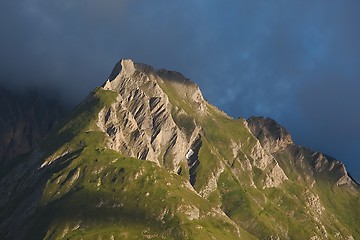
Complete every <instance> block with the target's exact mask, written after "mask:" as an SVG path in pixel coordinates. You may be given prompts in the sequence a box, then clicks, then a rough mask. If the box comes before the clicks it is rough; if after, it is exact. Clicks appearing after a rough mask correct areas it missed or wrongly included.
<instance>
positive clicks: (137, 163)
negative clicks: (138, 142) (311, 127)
mask: <svg viewBox="0 0 360 240" xmlns="http://www.w3.org/2000/svg"><path fill="white" fill-rule="evenodd" d="M161 87H162V88H163V89H164V91H165V92H166V93H167V95H168V96H169V100H170V102H171V103H172V105H173V106H174V109H173V117H174V120H175V121H176V123H177V124H178V125H179V126H180V127H181V128H183V129H184V130H185V132H187V134H188V135H191V132H192V131H193V129H194V123H196V124H197V125H201V126H202V127H203V130H204V136H203V138H202V142H203V145H202V147H201V149H200V152H199V158H200V165H199V168H198V169H197V178H196V179H197V181H196V183H195V189H196V190H198V191H200V190H201V189H202V188H203V187H204V186H205V185H206V184H207V183H208V181H209V179H210V178H211V177H212V173H216V172H217V171H218V170H219V168H220V165H221V163H222V164H223V165H224V171H223V172H222V173H221V174H220V176H219V180H218V182H217V186H218V188H217V190H215V191H214V192H213V193H212V194H210V196H209V197H208V200H205V199H203V198H201V197H199V196H198V195H197V194H196V193H195V192H193V191H191V190H190V189H188V188H187V187H186V186H185V182H186V181H187V179H188V175H187V174H184V176H177V175H174V174H171V173H169V172H167V171H166V170H164V169H161V168H159V167H158V166H156V165H154V164H153V163H151V162H147V161H141V160H138V159H134V158H127V157H124V156H122V155H121V154H119V153H117V152H114V151H112V150H109V149H106V148H104V146H103V142H104V137H105V136H104V134H103V133H101V132H99V131H97V127H96V125H95V120H96V118H97V114H98V112H99V111H100V110H101V109H102V108H103V107H106V106H110V105H111V103H113V102H114V101H115V98H116V93H114V92H111V91H104V90H102V89H97V90H96V92H95V93H94V96H95V97H90V98H89V99H88V101H87V102H86V103H84V104H82V105H81V106H79V107H78V108H77V110H76V111H75V112H74V113H73V114H72V115H71V116H69V118H68V119H67V120H65V121H64V123H63V124H62V125H60V126H61V127H59V129H57V130H56V131H54V132H53V133H52V134H51V135H50V136H49V137H48V138H47V140H46V141H45V142H44V144H43V145H42V146H41V148H42V150H44V151H45V150H46V151H45V152H46V157H47V158H51V157H53V156H58V155H61V154H62V153H64V152H66V151H68V152H69V154H67V155H65V156H64V157H62V158H60V159H59V160H57V161H62V162H64V163H66V164H64V167H63V168H61V169H58V170H57V171H55V172H54V173H53V175H52V176H50V178H49V181H48V182H47V184H46V187H45V189H44V192H43V196H42V199H41V201H40V204H39V208H38V211H37V213H36V215H35V216H34V219H35V221H36V224H35V225H34V227H33V228H32V230H31V232H32V237H33V236H35V235H36V236H38V238H45V239H59V238H65V239H81V238H83V239H98V237H99V236H101V237H103V238H111V236H114V238H115V239H117V238H120V239H127V238H128V239H144V238H150V237H153V238H155V239H186V238H188V239H211V238H212V237H214V238H215V239H238V237H237V233H236V229H235V228H234V226H233V225H231V224H230V223H229V222H228V221H227V220H226V219H224V218H222V217H220V216H219V215H214V214H211V213H212V212H213V210H212V209H213V208H214V207H215V206H220V207H221V208H222V209H223V211H224V212H225V213H226V214H227V215H228V216H229V217H230V218H231V219H232V220H233V221H234V222H236V223H237V224H238V225H239V226H240V227H241V228H240V233H241V236H242V237H241V239H252V238H253V237H252V236H251V235H250V234H248V233H247V232H246V231H248V232H250V233H251V234H252V235H254V236H256V237H257V238H259V239H264V238H266V237H268V236H280V237H281V238H289V239H309V238H310V237H311V236H313V235H314V234H315V233H317V234H320V235H321V229H319V224H318V223H317V222H316V221H314V219H313V218H311V217H309V216H310V215H309V211H310V210H309V208H308V207H307V206H306V204H305V203H306V199H305V192H306V190H307V187H306V182H305V181H303V180H301V178H300V181H299V175H301V174H299V169H295V170H294V164H293V163H290V162H289V159H290V156H288V155H286V154H284V155H282V156H278V159H279V163H280V165H281V167H282V168H283V169H284V170H285V173H286V175H287V176H288V177H289V179H290V180H289V181H287V182H286V183H284V184H283V185H282V186H281V188H279V189H275V188H272V189H262V188H261V184H260V183H261V179H262V178H263V177H264V173H263V172H262V171H261V170H260V169H256V168H253V171H252V172H248V171H244V170H243V169H242V168H241V163H242V162H243V161H244V160H245V158H246V156H247V157H248V158H250V156H249V153H250V151H251V149H252V147H253V146H254V144H255V141H256V139H255V138H254V137H253V136H252V135H251V134H250V133H249V132H248V130H247V129H246V128H245V126H244V125H243V120H242V119H238V120H234V119H231V118H229V117H226V116H225V115H224V114H222V113H221V112H219V111H218V110H217V109H215V108H214V107H212V106H211V105H208V110H209V114H208V115H206V117H201V116H199V115H198V114H197V113H196V112H195V111H194V109H195V107H196V106H194V105H192V102H191V101H187V100H186V99H183V98H181V97H180V96H179V95H178V94H177V89H176V88H175V87H174V86H172V84H171V83H163V84H161ZM179 109H182V110H184V112H185V113H184V112H181V111H179ZM234 142H235V143H236V144H241V146H242V148H241V149H242V151H239V152H238V156H237V159H234V156H233V153H232V149H231V146H232V145H233V143H234ZM183 168H184V169H185V168H186V166H183ZM184 172H185V171H184ZM1 174H2V173H1ZM135 176H137V177H136V178H135ZM253 176H255V185H256V186H257V188H255V187H251V186H250V180H251V178H252V177H253ZM311 191H313V192H314V193H315V194H318V195H319V196H320V198H321V203H322V204H323V205H324V206H325V211H324V212H325V213H324V214H323V216H322V217H321V219H320V220H321V223H322V224H323V225H325V227H326V230H327V233H328V235H329V238H330V239H335V234H336V233H337V232H340V233H341V234H342V235H343V237H344V238H345V237H346V236H347V235H349V234H352V235H353V236H354V238H355V239H357V238H360V233H359V231H360V230H359V227H358V226H359V225H360V223H359V217H358V216H360V212H359V211H360V207H359V206H360V202H359V201H360V200H359V195H360V194H359V193H358V192H357V193H354V192H351V191H349V190H348V189H343V188H337V187H331V186H329V185H328V184H326V183H319V184H318V185H316V186H315V187H314V188H313V189H312V190H311ZM195 208H197V209H199V215H200V216H202V217H200V218H199V219H194V220H190V219H189V216H188V215H187V214H186V212H191V211H190V210H191V209H193V210H194V209H195ZM333 216H335V217H336V219H338V220H339V221H335V220H334V219H335V218H334V217H333ZM242 229H246V231H244V230H242ZM346 229H349V230H350V232H349V231H348V230H346ZM34 234H35V235H34Z"/></svg>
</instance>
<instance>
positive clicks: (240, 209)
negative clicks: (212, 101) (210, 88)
mask: <svg viewBox="0 0 360 240" xmlns="http://www.w3.org/2000/svg"><path fill="white" fill-rule="evenodd" d="M162 87H163V89H164V90H165V92H166V93H167V95H168V96H170V101H171V103H172V104H173V105H174V106H176V108H177V109H184V110H185V111H186V113H188V115H189V116H195V118H194V120H195V121H196V123H197V124H200V125H201V126H202V127H203V130H204V136H203V138H202V141H203V145H202V148H201V149H200V152H199V159H200V165H199V167H198V169H197V177H196V179H197V181H196V183H195V186H194V187H195V189H197V190H198V191H199V190H201V189H202V188H203V187H204V186H205V185H206V183H207V182H208V180H209V179H210V178H211V176H212V174H211V173H213V172H216V171H217V170H218V169H219V164H220V162H221V161H222V162H223V163H225V169H224V172H223V173H222V174H221V175H220V178H219V180H218V182H217V185H218V189H217V190H216V191H214V192H213V193H212V194H211V195H210V196H209V197H208V199H209V200H210V201H212V202H213V203H214V204H217V205H220V206H221V208H222V209H223V210H224V212H225V213H226V214H227V215H228V216H229V217H230V218H231V219H233V220H234V221H235V222H236V223H237V224H238V225H239V226H241V227H242V228H244V229H246V230H248V231H249V232H250V233H252V234H253V235H255V236H257V237H258V238H259V239H263V238H266V237H268V236H279V237H281V238H289V239H299V240H300V239H309V238H311V237H312V236H314V235H315V234H317V235H319V236H322V235H325V234H324V232H323V230H322V227H321V225H324V226H325V229H326V233H327V235H328V237H329V238H330V239H335V238H336V236H335V235H336V234H340V235H341V236H342V237H344V238H346V237H347V236H348V235H350V234H352V235H353V237H354V238H355V239H357V238H360V236H359V227H358V226H359V225H360V222H359V221H360V220H359V217H358V216H360V212H359V211H360V202H359V201H360V200H359V196H360V194H359V192H352V191H349V190H348V189H346V188H338V187H330V186H329V184H327V185H326V184H325V185H324V184H318V185H316V186H315V188H308V186H307V182H306V181H305V180H301V179H303V178H304V175H305V176H306V174H308V173H302V169H301V168H299V167H297V166H296V164H294V163H293V162H290V159H291V156H290V155H288V154H284V155H282V156H277V158H278V161H279V164H280V166H281V167H282V168H283V169H284V171H285V173H286V175H287V176H288V177H289V180H288V181H286V182H285V183H283V184H282V186H281V187H280V188H271V189H262V187H261V179H263V178H264V177H265V176H264V173H263V171H262V170H260V169H257V168H253V172H248V171H244V170H243V169H241V163H240V162H241V161H244V160H245V158H246V156H247V157H248V158H251V157H250V156H249V155H250V151H251V149H252V148H253V146H254V144H255V141H256V139H255V138H254V137H253V136H252V135H251V134H250V133H249V131H248V130H247V129H246V128H245V126H244V125H243V120H242V119H237V120H235V119H231V118H229V117H227V116H225V115H224V114H223V113H221V112H219V111H218V110H217V109H215V108H214V107H213V106H211V105H208V113H209V114H207V115H206V117H200V116H199V115H198V114H197V113H196V112H195V111H194V110H193V109H196V106H194V105H192V101H191V100H188V101H186V100H185V101H184V99H182V98H181V97H180V96H179V95H178V94H177V91H179V90H177V89H176V86H174V85H173V84H171V82H167V83H166V85H165V86H162ZM175 117H176V116H175ZM234 142H235V143H236V144H241V146H242V148H241V149H242V151H240V152H239V153H238V156H237V159H234V156H233V153H232V149H231V146H232V145H233V143H234ZM239 161H240V162H239ZM252 176H254V181H255V185H256V186H257V188H254V187H250V182H249V181H250V178H252ZM299 177H300V178H299ZM299 179H300V181H299ZM307 191H310V192H312V193H314V194H316V195H319V196H320V202H321V204H322V205H323V206H324V207H325V210H324V212H323V214H322V216H316V213H314V212H312V209H310V207H309V206H308V205H306V203H307V201H308V199H307V198H306V197H305V195H306V193H307ZM333 215H335V216H336V218H337V219H338V220H339V221H335V220H331V219H334V218H333V217H332V216H333ZM317 218H318V219H319V220H316V219H317Z"/></svg>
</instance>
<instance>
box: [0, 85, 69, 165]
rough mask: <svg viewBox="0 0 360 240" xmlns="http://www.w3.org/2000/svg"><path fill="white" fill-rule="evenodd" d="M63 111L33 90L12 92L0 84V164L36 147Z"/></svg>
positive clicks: (53, 102)
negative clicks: (19, 93) (19, 92)
mask: <svg viewBox="0 0 360 240" xmlns="http://www.w3.org/2000/svg"><path fill="white" fill-rule="evenodd" d="M63 112H64V111H63V110H62V108H61V107H60V106H59V105H58V104H57V103H56V102H55V101H53V100H49V99H46V98H44V97H42V96H41V95H40V94H39V93H37V92H34V91H33V92H28V93H26V94H22V95H15V94H13V93H11V92H9V91H7V90H5V89H3V88H2V87H1V86H0V166H1V165H2V164H4V163H5V161H7V160H9V159H11V158H13V157H16V156H18V155H19V154H23V153H26V152H28V151H30V150H31V149H32V148H34V147H36V146H37V144H39V143H40V142H41V141H42V140H43V138H44V137H45V136H46V134H48V133H49V132H50V130H51V129H52V127H53V126H54V124H55V123H56V122H57V121H58V120H59V119H60V117H61V116H62V114H63Z"/></svg>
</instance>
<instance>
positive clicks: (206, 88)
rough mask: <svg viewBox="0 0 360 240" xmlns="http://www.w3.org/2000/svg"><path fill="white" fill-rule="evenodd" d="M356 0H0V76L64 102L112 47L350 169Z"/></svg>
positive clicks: (358, 73) (99, 68) (85, 86)
mask: <svg viewBox="0 0 360 240" xmlns="http://www.w3.org/2000/svg"><path fill="white" fill-rule="evenodd" d="M359 5H360V3H359V1H346V2H345V3H344V2H340V1H332V0H330V1H324V0H320V1H316V2H311V3H309V2H304V1H298V2H293V1H292V2H289V1H279V0H274V1H271V2H264V1H263V2H258V1H241V0H240V1H238V0H236V1H235V0H230V1H226V3H225V2H224V1H204V0H200V1H172V2H169V1H163V0H158V1H145V0H139V1H128V0H120V1H114V0H108V1H96V0H89V1H84V0H79V1H69V0H65V1H53V0H46V1H45V0H26V1H25V0H12V1H1V2H0V26H1V29H2V36H3V37H2V38H1V39H0V50H1V54H0V81H1V82H3V83H4V85H5V86H9V87H11V88H12V89H19V88H22V87H24V86H29V85H31V86H32V85H36V86H37V87H38V88H42V89H45V91H49V89H50V88H52V89H55V90H57V91H58V94H59V95H60V96H61V97H60V98H61V99H63V100H64V101H66V102H67V103H69V104H71V105H72V106H74V105H75V104H77V103H78V102H79V101H80V100H81V99H82V98H83V97H85V96H86V95H87V93H88V92H89V91H90V90H91V89H93V88H94V87H96V86H97V85H98V80H99V79H104V78H106V77H107V71H106V69H108V66H111V65H112V64H113V63H114V62H115V61H117V60H118V57H119V56H123V57H129V58H132V59H135V60H137V61H140V62H146V63H148V64H151V65H152V66H155V67H158V68H160V67H165V68H167V69H175V70H178V71H181V72H182V73H184V74H186V75H187V76H189V77H190V78H192V79H195V80H196V82H197V83H198V84H199V86H200V87H201V89H202V91H203V93H204V96H205V97H206V99H209V100H210V101H211V102H212V103H213V104H214V105H216V106H218V107H219V108H221V109H222V110H224V111H225V112H226V113H228V114H229V115H231V116H233V117H235V118H237V117H239V116H244V117H245V118H248V117H250V116H253V115H255V116H269V117H272V118H274V119H276V120H277V121H279V122H280V123H281V124H283V125H284V126H286V127H287V128H288V129H289V130H291V132H292V134H293V137H294V139H296V140H297V142H299V143H300V144H303V145H307V146H311V147H312V148H314V149H317V150H319V151H324V152H326V153H328V154H330V155H334V156H336V157H337V158H339V159H341V160H342V161H344V162H346V163H347V165H348V166H349V171H350V172H351V173H352V174H353V175H354V176H355V177H356V178H357V179H360V170H359V169H360V165H359V164H360V161H359V158H358V146H359V145H360V140H359V138H358V136H359V135H360V129H359V128H358V127H357V125H358V123H359V122H360V110H359V108H357V107H354V106H357V105H358V104H359V103H360V99H359V98H360V94H359V90H360V86H359V83H360V81H359V78H360V63H359V59H360V47H359V42H360V30H359V28H358V26H357V23H358V22H360V15H359V14H358V12H359V11H360V6H359ZM44 69H45V70H44ZM69 85H71V86H72V87H71V88H69Z"/></svg>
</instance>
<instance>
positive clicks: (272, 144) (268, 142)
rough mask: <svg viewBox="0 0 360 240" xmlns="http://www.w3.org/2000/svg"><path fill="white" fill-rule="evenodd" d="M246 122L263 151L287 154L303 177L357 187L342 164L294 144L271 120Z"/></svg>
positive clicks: (252, 118)
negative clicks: (301, 171) (300, 170)
mask: <svg viewBox="0 0 360 240" xmlns="http://www.w3.org/2000/svg"><path fill="white" fill-rule="evenodd" d="M247 122H248V126H249V129H250V130H251V132H252V133H253V134H254V136H255V137H256V138H257V139H259V141H260V143H261V145H262V146H263V147H264V148H265V149H267V150H268V151H269V152H271V153H272V154H273V156H274V157H276V156H278V155H279V154H281V153H287V154H288V159H291V160H292V161H294V163H295V164H297V165H299V166H300V167H301V168H302V169H303V171H304V172H305V173H306V174H305V177H307V178H308V177H309V176H315V175H320V176H323V177H327V178H330V179H331V181H332V182H334V184H336V185H344V184H346V185H348V186H357V183H356V182H355V181H354V180H353V179H351V177H350V176H349V175H348V173H347V171H346V169H345V166H344V164H343V163H341V162H339V161H337V160H336V159H334V158H332V157H329V156H325V155H324V154H323V153H320V152H315V151H313V150H311V149H307V148H303V147H301V146H298V145H296V144H294V142H293V141H292V138H291V136H290V134H289V133H288V132H287V130H286V129H285V128H284V127H282V126H280V125H279V124H278V123H277V122H275V121H274V120H273V119H270V118H263V117H251V118H249V119H248V120H247ZM300 152H301V153H300ZM299 153H300V154H299Z"/></svg>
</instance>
